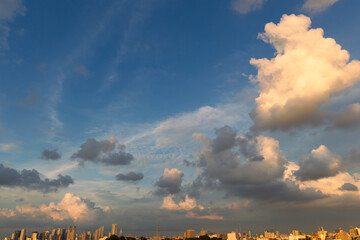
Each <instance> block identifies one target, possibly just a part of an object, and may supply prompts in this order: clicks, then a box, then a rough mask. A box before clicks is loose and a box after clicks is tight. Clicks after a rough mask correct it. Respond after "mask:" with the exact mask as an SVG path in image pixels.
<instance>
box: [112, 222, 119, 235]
mask: <svg viewBox="0 0 360 240" xmlns="http://www.w3.org/2000/svg"><path fill="white" fill-rule="evenodd" d="M117 227H118V226H117V224H115V223H114V224H113V225H112V228H111V235H116V236H117V232H118V231H117Z"/></svg>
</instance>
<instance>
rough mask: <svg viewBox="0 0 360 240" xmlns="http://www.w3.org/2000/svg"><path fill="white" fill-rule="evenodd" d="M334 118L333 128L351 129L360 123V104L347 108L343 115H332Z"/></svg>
mask: <svg viewBox="0 0 360 240" xmlns="http://www.w3.org/2000/svg"><path fill="white" fill-rule="evenodd" d="M330 117H331V118H332V125H331V126H330V127H329V128H330V129H331V128H351V127H353V126H356V125H358V124H359V123H360V103H353V104H350V105H349V106H347V108H346V110H345V111H343V112H341V113H330Z"/></svg>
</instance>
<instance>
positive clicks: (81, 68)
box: [73, 64, 91, 77]
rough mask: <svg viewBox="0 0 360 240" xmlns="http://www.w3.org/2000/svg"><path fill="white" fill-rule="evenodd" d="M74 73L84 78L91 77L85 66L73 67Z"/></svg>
mask: <svg viewBox="0 0 360 240" xmlns="http://www.w3.org/2000/svg"><path fill="white" fill-rule="evenodd" d="M73 70H74V72H76V73H78V74H80V75H82V76H84V77H90V75H91V74H90V72H89V71H88V70H87V69H86V67H85V66H84V65H81V64H80V65H75V66H73Z"/></svg>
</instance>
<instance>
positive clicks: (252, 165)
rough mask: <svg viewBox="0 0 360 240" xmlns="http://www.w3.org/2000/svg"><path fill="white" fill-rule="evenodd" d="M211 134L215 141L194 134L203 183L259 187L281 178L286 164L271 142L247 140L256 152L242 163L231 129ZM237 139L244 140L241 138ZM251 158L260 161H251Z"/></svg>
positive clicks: (260, 138) (275, 145)
mask: <svg viewBox="0 0 360 240" xmlns="http://www.w3.org/2000/svg"><path fill="white" fill-rule="evenodd" d="M215 134H216V138H215V139H210V138H207V137H205V136H203V135H201V134H195V135H194V137H195V138H197V139H198V140H200V143H201V144H202V146H201V148H200V151H199V154H198V156H197V159H198V161H199V166H200V167H202V169H203V172H202V176H203V177H204V178H205V179H206V180H207V181H209V182H214V181H217V180H218V181H220V182H221V183H223V184H226V185H227V184H229V185H234V184H260V183H267V182H271V181H273V180H276V179H281V178H282V176H283V173H284V170H285V167H284V165H285V164H286V162H287V161H286V159H285V157H284V156H283V154H282V152H281V150H280V149H279V142H278V141H276V140H275V139H272V138H269V137H264V136H257V137H255V138H254V139H247V141H248V145H254V148H255V150H256V152H255V154H254V156H248V158H247V159H246V161H243V160H242V159H241V156H240V152H239V148H240V147H239V144H238V143H237V141H238V139H236V133H235V130H234V129H232V128H231V127H229V126H224V127H222V128H220V129H216V130H215ZM240 139H242V140H243V141H244V139H245V137H243V138H240ZM235 143H236V145H235ZM242 144H244V143H242ZM233 148H234V151H233V150H232V149H233ZM236 149H237V150H238V151H235V150H236ZM259 156H260V157H259ZM254 157H257V158H259V159H258V160H260V161H254Z"/></svg>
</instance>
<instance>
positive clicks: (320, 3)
mask: <svg viewBox="0 0 360 240" xmlns="http://www.w3.org/2000/svg"><path fill="white" fill-rule="evenodd" d="M337 1H339V0H306V1H305V3H304V5H303V7H302V10H303V11H306V12H309V13H316V12H321V11H324V10H326V9H327V8H329V7H330V6H332V5H333V4H334V3H336V2H337Z"/></svg>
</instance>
